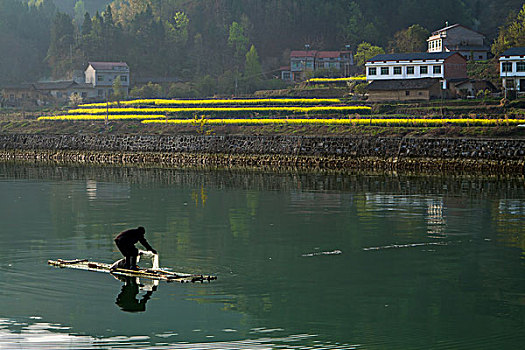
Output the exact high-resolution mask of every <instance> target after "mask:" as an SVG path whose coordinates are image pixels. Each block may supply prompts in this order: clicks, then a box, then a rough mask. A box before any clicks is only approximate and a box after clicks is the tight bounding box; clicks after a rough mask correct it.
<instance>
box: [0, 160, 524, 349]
mask: <svg viewBox="0 0 525 350" xmlns="http://www.w3.org/2000/svg"><path fill="white" fill-rule="evenodd" d="M0 225H1V227H0V239H1V242H2V244H1V245H0V349H134V348H136V349H179V348H180V349H188V348H194V349H217V348H219V349H270V348H275V349H283V348H286V349H290V348H292V349H324V348H337V349H522V348H524V347H525V345H524V343H525V264H524V263H525V255H524V249H525V187H524V181H523V179H515V178H514V179H506V178H497V177H493V178H476V177H461V176H456V177H441V176H434V177H431V176H408V175H399V176H397V175H345V174H316V173H265V172H256V171H240V170H239V171H228V170H217V171H211V170H173V169H171V170H168V169H131V168H106V167H101V168H96V167H93V168H89V167H87V168H81V167H54V166H29V165H15V164H0ZM139 225H141V226H144V227H145V228H146V232H147V233H146V238H147V239H148V241H149V242H150V243H151V245H152V246H153V247H154V248H155V249H157V250H158V252H159V253H160V264H161V266H162V267H169V268H172V269H174V270H175V271H184V272H192V273H193V272H195V273H206V274H215V275H217V276H218V280H217V281H213V282H211V283H205V284H200V283H199V284H179V283H171V284H168V283H160V284H159V285H158V286H155V287H153V288H152V286H148V285H145V286H144V287H140V288H139V285H137V284H135V282H136V281H134V280H133V281H127V283H125V282H122V281H119V280H117V279H115V278H113V277H112V276H110V275H108V274H103V273H95V272H86V271H78V270H70V269H58V268H53V267H50V266H48V265H47V260H48V259H57V258H63V259H74V258H88V259H90V260H93V261H100V262H112V261H115V260H117V259H119V258H120V257H121V256H120V253H119V252H118V251H117V249H116V247H115V246H114V243H113V238H114V236H115V235H116V234H117V233H118V232H119V231H121V230H124V229H126V228H130V227H136V226H139ZM139 283H141V284H145V283H146V281H139ZM148 288H149V289H153V290H152V291H150V292H148V291H146V290H145V289H148ZM132 311H134V312H132Z"/></svg>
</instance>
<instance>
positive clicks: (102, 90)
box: [84, 62, 129, 98]
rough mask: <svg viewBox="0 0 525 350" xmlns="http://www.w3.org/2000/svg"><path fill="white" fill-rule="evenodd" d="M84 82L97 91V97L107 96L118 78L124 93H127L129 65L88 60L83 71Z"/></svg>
mask: <svg viewBox="0 0 525 350" xmlns="http://www.w3.org/2000/svg"><path fill="white" fill-rule="evenodd" d="M84 74H85V76H86V83H87V84H91V85H92V87H93V89H95V90H96V91H97V97H98V98H107V97H108V96H109V95H111V93H112V92H113V82H114V81H115V80H116V79H118V78H120V84H121V86H122V90H123V92H124V95H125V96H127V95H128V93H129V67H128V65H127V64H126V63H124V62H88V67H87V69H86V71H85V72H84Z"/></svg>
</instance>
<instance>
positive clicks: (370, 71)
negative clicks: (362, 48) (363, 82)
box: [368, 67, 377, 75]
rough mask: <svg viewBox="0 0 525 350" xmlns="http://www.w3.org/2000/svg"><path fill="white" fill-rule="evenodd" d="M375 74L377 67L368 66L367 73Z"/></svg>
mask: <svg viewBox="0 0 525 350" xmlns="http://www.w3.org/2000/svg"><path fill="white" fill-rule="evenodd" d="M376 74H377V68H375V67H370V68H368V75H376Z"/></svg>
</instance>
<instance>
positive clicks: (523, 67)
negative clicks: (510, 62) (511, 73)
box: [516, 62, 525, 72]
mask: <svg viewBox="0 0 525 350" xmlns="http://www.w3.org/2000/svg"><path fill="white" fill-rule="evenodd" d="M516 71H517V72H525V62H518V63H517V64H516Z"/></svg>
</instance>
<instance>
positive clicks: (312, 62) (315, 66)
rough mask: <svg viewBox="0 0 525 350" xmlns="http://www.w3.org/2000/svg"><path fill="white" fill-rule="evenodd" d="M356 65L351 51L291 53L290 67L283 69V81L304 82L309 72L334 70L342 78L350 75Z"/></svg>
mask: <svg viewBox="0 0 525 350" xmlns="http://www.w3.org/2000/svg"><path fill="white" fill-rule="evenodd" d="M353 65H354V56H353V54H352V52H351V51H317V50H304V51H292V52H291V53H290V67H281V68H280V70H281V79H282V80H288V81H298V80H304V79H305V77H306V73H307V72H315V71H319V70H324V69H326V70H333V71H334V72H338V74H339V75H341V76H349V75H350V67H351V66H353Z"/></svg>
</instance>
